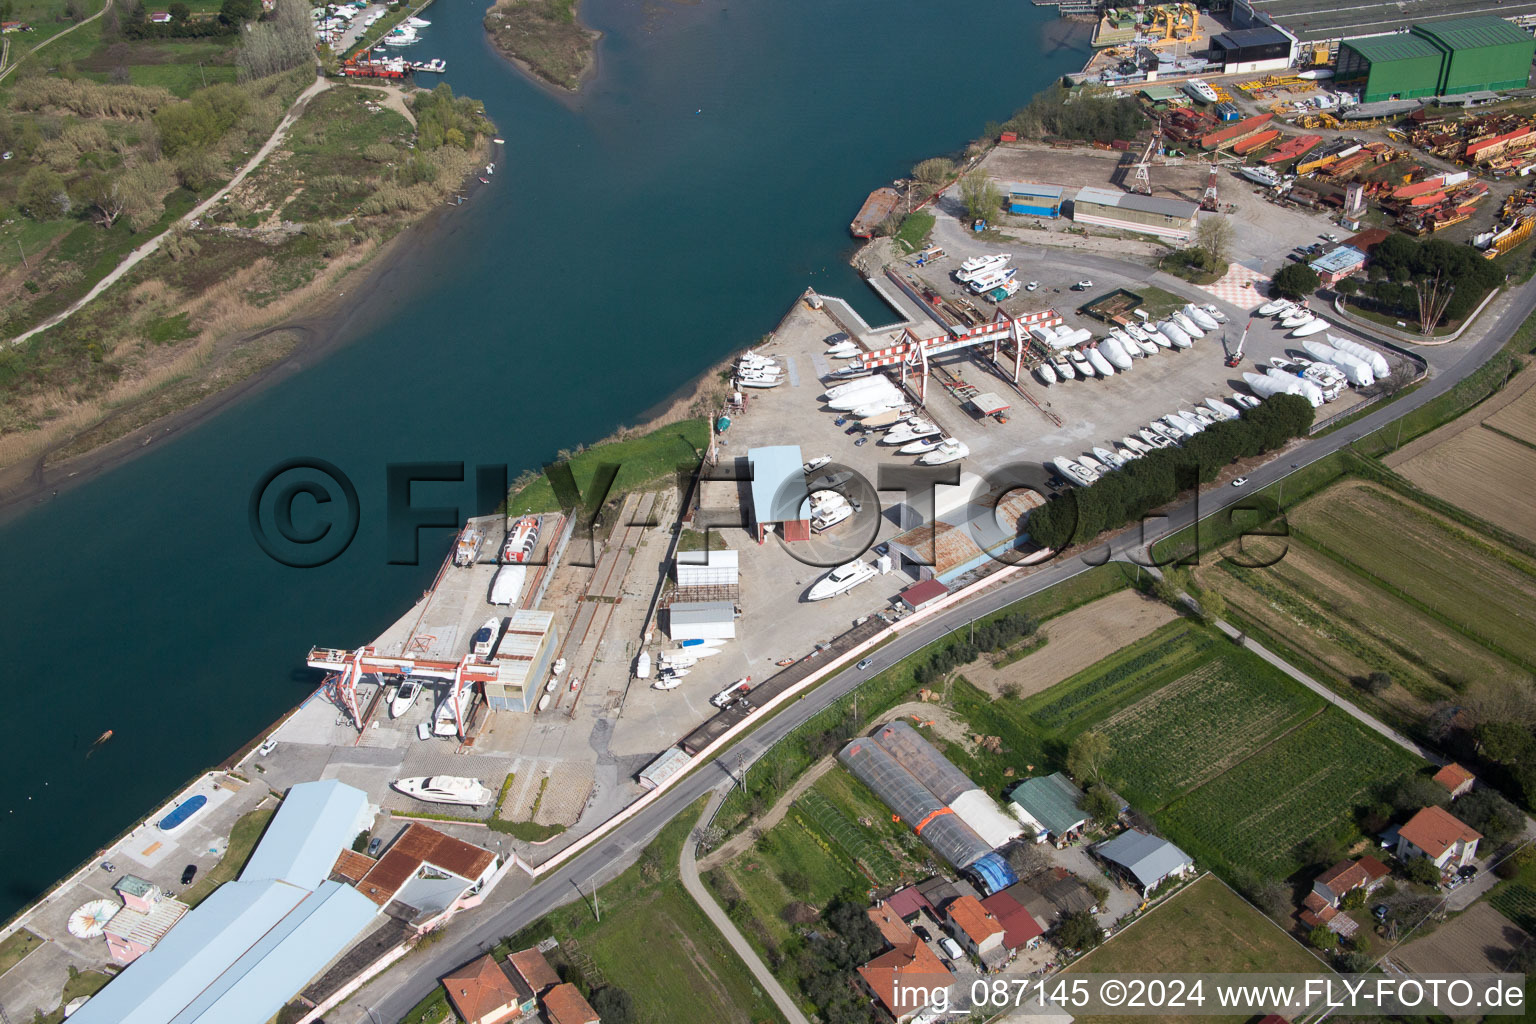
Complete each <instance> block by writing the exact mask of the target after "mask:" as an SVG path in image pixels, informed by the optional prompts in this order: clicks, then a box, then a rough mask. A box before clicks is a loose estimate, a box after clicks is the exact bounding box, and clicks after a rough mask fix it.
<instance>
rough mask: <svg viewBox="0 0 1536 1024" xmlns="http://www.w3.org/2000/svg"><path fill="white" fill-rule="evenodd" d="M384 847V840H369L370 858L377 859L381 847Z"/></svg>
mask: <svg viewBox="0 0 1536 1024" xmlns="http://www.w3.org/2000/svg"><path fill="white" fill-rule="evenodd" d="M383 845H384V840H382V839H371V840H369V842H368V856H370V857H377V856H378V855H379V847H381V846H383Z"/></svg>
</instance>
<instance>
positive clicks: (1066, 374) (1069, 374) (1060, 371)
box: [1051, 357, 1077, 381]
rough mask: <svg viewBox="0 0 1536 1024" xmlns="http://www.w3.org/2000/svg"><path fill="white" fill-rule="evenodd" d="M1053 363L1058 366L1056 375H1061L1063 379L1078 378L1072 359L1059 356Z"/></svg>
mask: <svg viewBox="0 0 1536 1024" xmlns="http://www.w3.org/2000/svg"><path fill="white" fill-rule="evenodd" d="M1051 365H1052V366H1053V367H1055V368H1056V376H1057V377H1060V378H1061V379H1062V380H1063V381H1069V380H1077V371H1076V370H1074V369H1072V361H1071V360H1070V359H1066V358H1062V357H1057V358H1056V359H1054V360H1052V361H1051Z"/></svg>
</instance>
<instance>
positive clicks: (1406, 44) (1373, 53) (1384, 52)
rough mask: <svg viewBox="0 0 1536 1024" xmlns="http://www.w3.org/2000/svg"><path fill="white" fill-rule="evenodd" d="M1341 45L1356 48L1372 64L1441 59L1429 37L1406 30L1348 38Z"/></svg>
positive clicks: (1437, 48)
mask: <svg viewBox="0 0 1536 1024" xmlns="http://www.w3.org/2000/svg"><path fill="white" fill-rule="evenodd" d="M1341 45H1343V46H1347V47H1349V48H1350V49H1351V50H1354V51H1355V52H1356V53H1358V54H1359V55H1360V56H1362V57H1364V58H1365V59H1366V60H1368V61H1370V62H1371V63H1372V64H1385V63H1388V62H1391V61H1395V60H1420V59H1422V58H1424V57H1433V58H1434V59H1435V60H1439V59H1440V48H1439V47H1438V46H1436V45H1435V44H1434V43H1432V42H1430V41H1429V40H1428V39H1424V38H1422V37H1421V36H1416V35H1412V34H1410V33H1406V32H1399V33H1397V34H1395V35H1390V36H1367V37H1365V38H1364V39H1346V40H1344V42H1343V43H1342V44H1341Z"/></svg>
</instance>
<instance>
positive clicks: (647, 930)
mask: <svg viewBox="0 0 1536 1024" xmlns="http://www.w3.org/2000/svg"><path fill="white" fill-rule="evenodd" d="M703 803H704V799H701V800H700V801H699V802H698V803H696V804H694V805H693V806H692V807H690V808H689V809H688V810H686V811H684V812H683V813H682V814H680V815H678V816H677V817H676V818H674V819H673V820H672V821H670V822H668V823H667V825H666V826H665V827H663V828H662V830H661V832H660V833H659V834H658V835H657V836H656V838H655V839H654V840H652V842H651V845H650V846H649V847H647V848H646V851H645V853H644V854H643V855H642V856H641V859H640V862H639V863H637V864H635V865H633V866H632V867H630V868H629V869H628V870H627V871H625V872H624V873H623V874H622V875H620V876H619V877H618V878H616V879H614V880H613V881H612V882H609V883H608V884H607V885H604V886H602V887H601V888H600V889H599V890H598V906H599V908H600V909H601V912H602V920H601V921H598V920H596V919H595V918H594V916H593V914H592V911H591V908H590V906H589V904H588V903H587V902H586V901H580V902H577V903H573V904H571V905H569V906H565V907H561V908H560V909H559V910H556V911H554V912H553V913H550V914H547V915H545V916H544V917H542V918H540V919H539V920H538V921H536V922H534V923H533V924H531V925H529V926H528V927H527V928H524V929H523V930H522V931H521V932H519V933H518V934H517V935H515V936H510V937H509V938H508V939H506V940H503V942H502V943H501V944H500V945H498V946H497V948H496V952H497V954H498V955H504V954H505V952H506V951H507V950H509V949H524V948H526V947H528V946H531V945H533V944H534V943H536V942H538V941H540V940H541V939H544V938H546V937H549V936H553V937H555V938H556V939H558V940H560V942H561V943H562V947H564V946H568V945H569V944H570V943H571V941H572V940H573V939H574V940H576V942H577V944H579V946H580V948H581V951H582V952H583V953H585V954H586V955H587V956H588V957H590V958H591V959H592V962H593V963H594V964H595V965H596V966H597V968H598V969H599V970H600V971H601V972H602V974H603V977H604V979H605V980H606V981H607V983H608V984H611V985H616V986H618V987H619V988H622V989H624V990H625V991H626V992H628V993H629V994H630V996H631V997H632V998H633V999H634V1002H635V1007H636V1009H637V1011H638V1016H639V1019H640V1020H641V1021H643V1022H645V1024H674V1022H676V1024H756V1022H759V1021H779V1020H782V1018H781V1017H780V1016H779V1014H778V1011H777V1010H776V1009H775V1008H774V1006H773V1002H772V1000H770V999H769V998H768V997H767V996H766V995H765V994H764V993H763V992H762V991H760V990H759V989H758V988H757V986H756V984H755V983H754V982H753V980H752V976H751V974H750V973H749V972H748V971H747V969H746V967H745V966H744V965H743V964H742V963H741V961H740V960H738V959H737V958H736V956H735V954H734V953H732V952H731V949H730V947H729V946H727V945H726V943H725V941H724V939H722V938H721V936H720V934H719V932H717V931H715V928H714V926H713V925H711V924H710V923H709V919H708V918H706V917H705V916H704V912H703V911H701V910H700V909H699V908H698V907H697V905H695V904H694V902H693V900H692V899H690V898H689V896H688V893H687V892H686V891H685V890H684V889H683V886H682V883H681V882H680V881H678V878H677V860H678V855H679V854H680V853H681V851H682V844H683V843H684V842H685V841H687V839H688V836H689V833H690V832H691V831H692V829H693V826H694V824H695V823H696V822H697V820H698V815H699V812H700V810H701V809H702V807H703ZM554 955H556V956H557V957H558V956H560V955H561V953H560V952H557V953H556V954H554ZM658 965H663V966H661V967H659V966H658ZM575 974H576V977H573V978H572V979H571V980H574V981H576V983H577V984H578V986H579V987H581V986H588V982H587V981H586V980H585V979H584V978H582V977H581V976H580V971H579V970H576V971H575Z"/></svg>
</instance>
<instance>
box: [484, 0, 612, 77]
mask: <svg viewBox="0 0 1536 1024" xmlns="http://www.w3.org/2000/svg"><path fill="white" fill-rule="evenodd" d="M578 4H579V0H497V2H496V3H494V4H492V5H491V8H490V9H489V10H488V11H486V14H485V31H486V32H487V33H488V34H489V35H490V37H491V43H492V44H493V45H494V46H495V47H496V49H497V51H498V52H499V53H501V55H502V56H504V57H506V58H507V59H508V60H510V61H511V62H512V63H513V64H515V65H517V66H518V67H519V68H521V69H522V71H523V72H524V73H525V74H527V75H529V76H531V77H533V78H536V79H538V80H540V81H543V82H548V83H549V84H551V85H554V86H557V87H559V88H561V89H565V90H567V91H569V92H577V91H579V90H580V89H581V87H582V86H583V85H584V84H586V82H587V80H588V79H589V78H591V77H592V75H593V73H594V71H595V70H596V66H597V62H596V52H597V49H596V48H597V41H598V40H599V39H601V38H602V33H601V32H598V31H596V30H594V29H590V28H588V27H587V26H586V25H584V24H582V22H581V17H580V13H579V10H578Z"/></svg>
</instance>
